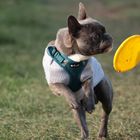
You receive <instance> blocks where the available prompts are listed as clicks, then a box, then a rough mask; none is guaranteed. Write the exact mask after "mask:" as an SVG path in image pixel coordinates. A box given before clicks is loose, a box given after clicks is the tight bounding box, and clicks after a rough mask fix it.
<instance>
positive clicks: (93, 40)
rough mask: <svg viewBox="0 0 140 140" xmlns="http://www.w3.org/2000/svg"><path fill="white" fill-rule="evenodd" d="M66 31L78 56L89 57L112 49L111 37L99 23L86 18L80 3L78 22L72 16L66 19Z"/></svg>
mask: <svg viewBox="0 0 140 140" xmlns="http://www.w3.org/2000/svg"><path fill="white" fill-rule="evenodd" d="M68 31H69V34H70V36H71V37H72V38H73V39H74V40H75V41H76V43H77V47H78V51H79V53H80V54H83V55H86V56H90V55H95V54H100V53H104V52H109V51H110V50H111V49H112V42H113V40H112V37H111V36H110V35H109V34H108V33H107V32H106V29H105V27H104V26H103V25H102V24H101V23H100V22H99V21H97V20H94V19H92V18H89V17H87V14H86V10H85V7H84V5H83V4H82V3H80V4H79V13H78V20H77V19H76V18H75V17H74V16H69V17H68Z"/></svg>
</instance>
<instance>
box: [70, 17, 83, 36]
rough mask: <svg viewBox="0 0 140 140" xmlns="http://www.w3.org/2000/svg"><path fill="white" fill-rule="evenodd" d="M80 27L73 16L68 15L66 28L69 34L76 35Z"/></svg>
mask: <svg viewBox="0 0 140 140" xmlns="http://www.w3.org/2000/svg"><path fill="white" fill-rule="evenodd" d="M81 27H82V26H81V24H80V23H79V22H78V21H77V19H76V18H75V17H74V16H69V17H68V30H69V34H70V35H72V36H73V37H77V36H78V32H79V31H80V30H81Z"/></svg>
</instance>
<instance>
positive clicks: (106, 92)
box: [95, 77, 113, 139]
mask: <svg viewBox="0 0 140 140" xmlns="http://www.w3.org/2000/svg"><path fill="white" fill-rule="evenodd" d="M95 95H96V96H97V99H98V100H99V101H100V102H101V103H102V107H103V113H102V117H101V126H100V130H99V135H98V138H99V139H102V138H103V137H107V136H108V128H107V126H108V119H109V114H110V112H111V110H112V100H113V90H112V85H111V83H110V81H109V80H108V78H107V77H104V79H103V80H102V81H101V82H100V83H99V84H98V85H97V86H96V87H95Z"/></svg>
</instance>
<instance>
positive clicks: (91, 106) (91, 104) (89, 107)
mask: <svg viewBox="0 0 140 140" xmlns="http://www.w3.org/2000/svg"><path fill="white" fill-rule="evenodd" d="M84 106H85V110H86V111H87V112H88V113H90V114H91V113H92V112H93V110H94V109H95V104H94V101H93V100H87V101H86V102H84Z"/></svg>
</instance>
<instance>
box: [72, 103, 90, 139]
mask: <svg viewBox="0 0 140 140" xmlns="http://www.w3.org/2000/svg"><path fill="white" fill-rule="evenodd" d="M72 111H73V114H74V118H75V120H76V122H77V124H78V127H79V128H80V130H81V138H82V140H87V138H88V135H89V134H88V128H87V123H86V114H85V110H84V108H83V106H82V105H81V104H80V106H79V107H78V108H77V109H72Z"/></svg>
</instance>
